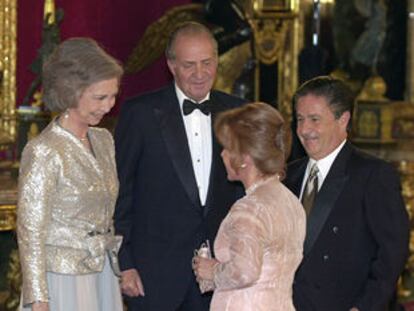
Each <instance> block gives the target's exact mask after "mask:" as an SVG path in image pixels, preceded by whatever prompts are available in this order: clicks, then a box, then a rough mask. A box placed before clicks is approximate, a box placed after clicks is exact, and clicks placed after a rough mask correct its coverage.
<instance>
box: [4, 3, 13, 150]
mask: <svg viewBox="0 0 414 311" xmlns="http://www.w3.org/2000/svg"><path fill="white" fill-rule="evenodd" d="M16 39H17V0H0V81H1V84H0V150H1V149H2V148H4V147H5V146H7V145H8V144H10V143H13V142H14V140H15V138H16Z"/></svg>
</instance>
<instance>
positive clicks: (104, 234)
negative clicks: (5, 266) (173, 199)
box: [17, 120, 121, 304]
mask: <svg viewBox="0 0 414 311" xmlns="http://www.w3.org/2000/svg"><path fill="white" fill-rule="evenodd" d="M88 136H89V139H90V143H91V146H92V149H93V154H92V153H91V152H90V151H89V150H88V149H87V148H85V146H84V145H83V144H82V143H81V141H80V140H78V139H77V138H76V137H75V136H74V135H72V134H71V133H70V132H68V131H66V130H65V129H63V128H61V127H60V126H59V125H58V124H57V122H56V121H55V120H54V121H52V122H51V123H50V124H49V125H48V126H47V128H46V129H45V130H44V131H43V132H42V133H41V134H40V135H39V136H38V137H36V138H34V139H32V140H31V141H30V142H29V143H28V144H27V145H26V147H25V149H24V151H23V154H22V159H21V164H20V175H19V194H18V207H17V216H18V218H17V233H18V243H19V252H20V260H21V266H22V272H23V288H22V289H23V303H24V304H28V303H31V302H34V301H47V300H48V290H47V284H46V271H51V272H56V273H63V274H85V273H94V272H99V271H102V269H103V264H104V258H105V254H106V253H108V254H109V255H110V256H112V259H114V260H116V258H115V257H116V253H117V251H118V248H119V245H120V242H121V238H120V237H115V236H114V234H113V232H114V231H113V222H112V215H113V212H114V207H115V201H116V197H117V194H118V178H117V174H116V166H115V151H114V144H113V139H112V136H111V134H110V133H109V132H108V131H107V130H105V129H100V128H93V127H91V128H90V129H89V131H88Z"/></svg>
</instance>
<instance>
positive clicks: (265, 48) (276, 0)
mask: <svg viewBox="0 0 414 311" xmlns="http://www.w3.org/2000/svg"><path fill="white" fill-rule="evenodd" d="M240 2H242V3H243V5H244V8H245V11H246V15H247V19H248V21H249V24H250V26H251V28H252V29H253V32H254V40H255V41H254V50H255V57H256V59H257V60H258V61H259V62H261V63H263V64H266V65H271V64H275V63H277V72H275V74H276V75H277V77H278V79H277V81H278V82H277V85H275V95H276V94H277V102H278V108H279V110H280V112H281V113H282V114H283V115H284V116H285V117H287V118H288V119H290V117H291V114H292V111H291V110H292V109H291V98H292V96H293V93H294V91H295V90H296V88H297V86H298V55H299V49H300V40H301V31H302V29H301V27H300V24H299V21H300V20H299V19H300V14H299V6H300V2H299V0H272V1H264V0H252V1H247V0H245V1H240ZM259 76H260V72H259V66H257V67H256V74H255V80H256V82H255V100H259V92H260V91H259V90H260V78H259Z"/></svg>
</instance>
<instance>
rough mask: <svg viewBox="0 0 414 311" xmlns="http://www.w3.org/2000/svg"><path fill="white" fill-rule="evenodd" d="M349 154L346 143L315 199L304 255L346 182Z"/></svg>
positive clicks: (317, 234)
mask: <svg viewBox="0 0 414 311" xmlns="http://www.w3.org/2000/svg"><path fill="white" fill-rule="evenodd" d="M350 153H351V147H350V146H349V144H348V143H346V144H345V145H344V147H343V148H342V150H341V151H340V152H339V154H338V156H337V158H336V159H335V161H334V162H333V164H332V166H331V169H330V170H329V173H328V175H327V176H326V178H325V181H324V182H323V185H322V187H321V189H320V190H319V192H318V194H317V195H316V198H315V204H314V206H313V209H312V212H311V214H310V215H309V217H308V222H307V228H306V238H305V245H304V254H305V255H306V254H308V253H309V252H310V250H311V249H312V246H313V245H314V243H315V241H316V240H317V238H318V236H319V234H320V232H321V231H322V228H323V226H324V224H325V222H326V220H327V218H328V216H329V214H330V213H331V211H332V209H333V207H334V205H335V202H336V201H337V199H338V196H339V195H340V194H341V192H342V189H343V187H344V185H345V183H346V181H347V180H348V174H347V172H346V165H347V162H348V159H349V155H350Z"/></svg>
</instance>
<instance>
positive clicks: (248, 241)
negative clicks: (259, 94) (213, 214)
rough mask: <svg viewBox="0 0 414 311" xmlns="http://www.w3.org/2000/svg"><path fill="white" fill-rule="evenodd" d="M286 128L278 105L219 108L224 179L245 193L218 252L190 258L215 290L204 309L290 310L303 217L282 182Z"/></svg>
mask: <svg viewBox="0 0 414 311" xmlns="http://www.w3.org/2000/svg"><path fill="white" fill-rule="evenodd" d="M284 129H285V126H284V122H283V118H282V117H281V115H280V114H279V112H278V111H277V110H276V109H274V108H272V107H271V106H269V105H267V104H263V103H251V104H247V105H245V106H243V107H241V108H237V109H234V110H230V111H227V112H224V113H222V114H221V115H220V116H219V117H218V118H217V120H216V123H215V131H216V135H217V137H218V139H219V141H220V143H221V144H222V145H223V147H224V149H223V152H222V158H223V161H224V164H225V166H226V170H227V175H228V179H229V180H239V181H241V182H242V183H243V185H244V187H245V189H246V195H245V196H244V197H243V198H241V199H240V200H239V201H237V202H236V203H235V204H234V205H233V206H232V208H231V210H230V212H229V214H228V215H227V216H226V218H225V219H224V220H223V222H222V224H221V226H220V229H219V231H218V234H217V238H216V240H215V242H214V251H215V256H216V258H215V259H205V258H201V257H195V258H194V259H193V268H194V273H195V275H196V277H197V280H198V281H204V284H206V283H210V284H212V288H211V289H214V294H213V298H212V302H211V306H210V310H213V311H221V310H228V311H229V310H235V311H236V310H237V311H243V310H254V311H261V310H266V311H270V310H272V311H273V310H274V311H276V310H280V311H290V310H295V308H294V306H293V303H292V282H293V277H294V274H295V271H296V269H297V267H298V265H299V263H300V261H301V259H302V251H303V241H304V238H305V227H306V217H305V213H304V210H303V207H302V205H301V204H300V202H299V201H298V199H297V198H296V197H295V196H294V195H293V194H292V193H291V192H290V191H289V190H288V189H287V188H286V187H285V186H284V185H283V184H282V183H281V182H280V179H281V178H282V176H283V175H284V174H283V172H284V167H285V158H286V152H285V142H286V139H285V137H286V135H285V131H284Z"/></svg>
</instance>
